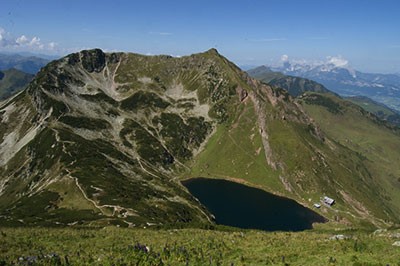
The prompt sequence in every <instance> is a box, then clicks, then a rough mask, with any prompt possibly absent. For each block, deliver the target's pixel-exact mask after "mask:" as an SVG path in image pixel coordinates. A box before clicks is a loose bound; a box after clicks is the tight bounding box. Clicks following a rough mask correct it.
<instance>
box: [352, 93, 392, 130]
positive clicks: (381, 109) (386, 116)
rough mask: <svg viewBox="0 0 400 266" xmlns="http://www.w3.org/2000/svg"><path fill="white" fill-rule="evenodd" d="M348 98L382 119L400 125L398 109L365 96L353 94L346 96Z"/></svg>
mask: <svg viewBox="0 0 400 266" xmlns="http://www.w3.org/2000/svg"><path fill="white" fill-rule="evenodd" d="M346 100H349V101H351V102H353V103H355V104H357V105H359V106H360V107H362V108H363V109H364V110H366V111H368V112H371V113H373V114H374V115H376V116H377V117H379V118H380V119H382V120H384V121H387V122H388V123H390V124H392V125H395V126H398V127H399V126H400V114H399V112H398V111H396V110H393V109H391V108H389V107H387V106H386V105H384V104H382V103H378V102H376V101H374V100H372V99H370V98H368V97H365V96H353V97H346Z"/></svg>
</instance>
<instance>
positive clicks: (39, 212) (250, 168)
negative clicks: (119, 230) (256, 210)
mask: <svg viewBox="0 0 400 266" xmlns="http://www.w3.org/2000/svg"><path fill="white" fill-rule="evenodd" d="M329 97H331V98H329ZM329 97H328V98H326V96H324V95H322V96H321V95H320V94H315V95H310V96H304V97H303V98H299V99H294V98H292V97H291V96H290V95H289V94H288V93H287V92H286V91H285V90H282V89H279V88H274V87H271V86H269V85H266V84H264V83H262V82H259V81H257V80H255V79H252V78H250V77H249V76H248V75H247V74H246V73H245V72H242V71H241V70H240V69H239V68H238V67H236V66H235V65H234V64H232V63H231V62H230V61H228V60H227V59H226V58H224V57H223V56H221V55H220V54H219V53H218V52H217V51H216V50H215V49H211V50H209V51H207V52H204V53H200V54H193V55H190V56H184V57H180V58H175V57H171V56H144V55H139V54H132V53H104V52H102V51H101V50H99V49H94V50H85V51H81V52H80V53H75V54H71V55H68V56H66V57H64V58H62V59H59V60H55V61H53V62H51V63H49V64H48V65H46V66H45V67H44V68H42V69H41V71H40V72H39V73H38V74H37V75H36V76H35V78H34V79H33V81H32V82H31V83H30V84H29V85H28V87H27V88H26V89H25V90H24V91H23V92H21V93H19V94H18V95H16V96H14V97H13V98H11V99H9V100H7V101H5V102H3V103H2V104H1V106H0V121H1V126H0V138H1V144H0V223H1V224H3V225H29V226H32V225H51V226H56V225H75V224H82V225H91V226H96V225H97V226H103V225H107V224H118V225H121V226H128V225H129V226H144V227H148V226H155V225H157V226H174V227H179V226H196V227H199V226H201V227H208V226H211V225H212V224H213V220H212V215H211V214H210V213H209V211H208V210H207V209H205V208H204V207H203V206H202V205H201V204H200V203H199V202H198V201H197V200H196V199H195V198H194V197H193V196H192V195H190V194H189V192H188V191H187V189H185V187H184V186H183V185H182V184H181V183H180V180H182V179H187V178H191V177H210V178H223V179H229V180H235V181H237V182H241V183H245V184H247V185H250V186H254V187H258V188H261V189H264V190H266V191H269V192H272V193H274V194H277V195H281V196H286V197H289V198H292V199H294V200H296V201H298V202H299V203H301V204H303V205H304V206H307V207H310V208H312V206H313V204H314V203H315V202H319V200H320V198H321V197H323V196H325V195H328V196H330V197H332V198H334V199H335V201H336V204H335V205H334V207H322V208H321V209H319V210H318V212H320V214H322V215H323V216H324V217H326V218H328V219H329V220H330V224H332V225H334V226H336V225H343V224H345V225H354V226H356V225H362V226H371V225H374V226H390V225H395V224H398V223H399V221H400V199H399V196H398V195H400V194H399V193H398V191H399V182H398V177H399V176H400V173H399V172H398V169H397V168H396V167H394V165H396V162H397V161H398V159H399V158H400V157H399V151H398V150H397V149H395V147H399V145H400V143H399V142H400V138H399V133H398V132H397V131H396V130H394V129H392V128H389V127H387V125H386V124H384V123H382V122H381V121H380V120H377V119H376V117H375V116H371V115H370V114H369V113H367V112H364V111H363V110H362V109H361V108H359V107H357V106H356V105H353V104H351V103H348V102H343V100H341V99H340V98H334V97H335V96H334V95H332V96H329ZM349 104H350V106H349V107H347V105H349ZM342 105H343V106H342ZM324 114H327V115H329V117H328V118H329V120H327V121H325V120H323V117H322V115H324ZM349 118H354V119H359V120H360V121H362V122H363V124H362V127H360V128H357V131H353V129H354V125H353V124H350V121H352V120H349V121H348V122H347V121H346V128H345V129H343V130H346V131H345V133H346V135H343V136H346V138H343V136H341V135H338V134H337V132H334V131H333V129H331V128H329V122H335V123H337V124H340V123H339V122H337V120H339V121H340V120H341V119H349ZM327 123H328V124H327ZM338 127H339V125H336V124H335V125H332V128H336V129H338V130H339V129H340V128H338ZM358 130H360V132H358ZM360 134H361V135H360ZM359 136H360V137H359ZM372 136H375V138H371V137H372ZM366 138H370V140H369V141H368V142H365V141H363V140H364V139H366ZM384 140H385V141H384ZM346 141H348V142H346ZM381 167H382V168H381ZM221 196H223V195H221Z"/></svg>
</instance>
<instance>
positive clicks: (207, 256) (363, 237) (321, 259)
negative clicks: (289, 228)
mask: <svg viewBox="0 0 400 266" xmlns="http://www.w3.org/2000/svg"><path fill="white" fill-rule="evenodd" d="M396 241H397V242H396ZM0 243H1V245H0V265H9V264H17V265H400V246H396V243H398V244H399V245H400V231H399V230H396V231H375V232H366V231H357V230H351V231H349V230H347V231H335V230H318V229H316V230H311V231H304V232H296V233H292V232H263V231H254V230H243V231H236V230H233V229H224V228H221V229H219V230H201V229H179V230H164V229H163V230H153V229H127V228H117V227H107V228H103V229H84V228H82V229H71V228H61V229H58V228H0ZM393 244H395V245H393Z"/></svg>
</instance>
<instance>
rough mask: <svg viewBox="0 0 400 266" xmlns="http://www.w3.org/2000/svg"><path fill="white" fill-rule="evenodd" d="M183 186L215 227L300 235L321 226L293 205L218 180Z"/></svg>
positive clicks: (199, 180)
mask: <svg viewBox="0 0 400 266" xmlns="http://www.w3.org/2000/svg"><path fill="white" fill-rule="evenodd" d="M183 185H184V186H185V187H186V188H187V189H188V190H189V191H190V193H192V195H193V196H195V197H196V198H197V199H198V200H199V201H200V202H201V203H202V204H203V205H204V206H205V207H206V208H207V209H208V210H209V211H210V212H211V213H212V214H214V215H215V219H216V223H217V224H222V225H229V226H234V227H239V228H252V229H261V230H266V231H302V230H306V229H311V228H312V224H313V223H316V222H317V223H318V222H319V223H321V222H325V221H326V220H325V218H324V217H322V216H320V215H319V214H317V213H316V212H314V211H312V210H310V209H308V208H306V207H304V206H302V205H300V204H298V203H297V202H296V201H294V200H291V199H288V198H284V197H279V196H275V195H273V194H271V193H268V192H265V191H264V190H261V189H257V188H252V187H248V186H245V185H242V184H239V183H235V182H230V181H226V180H221V179H208V178H194V179H189V180H187V181H184V182H183Z"/></svg>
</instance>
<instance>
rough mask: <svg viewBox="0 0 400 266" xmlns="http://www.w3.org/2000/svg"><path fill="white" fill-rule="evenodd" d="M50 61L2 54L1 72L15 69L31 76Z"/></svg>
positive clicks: (0, 55)
mask: <svg viewBox="0 0 400 266" xmlns="http://www.w3.org/2000/svg"><path fill="white" fill-rule="evenodd" d="M48 62H50V60H49V59H46V58H40V57H36V56H22V55H19V54H0V70H6V69H11V68H15V69H17V70H20V71H23V72H25V73H29V74H36V73H37V72H38V71H39V70H40V69H41V68H42V67H44V66H45V65H46V64H47V63H48Z"/></svg>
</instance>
